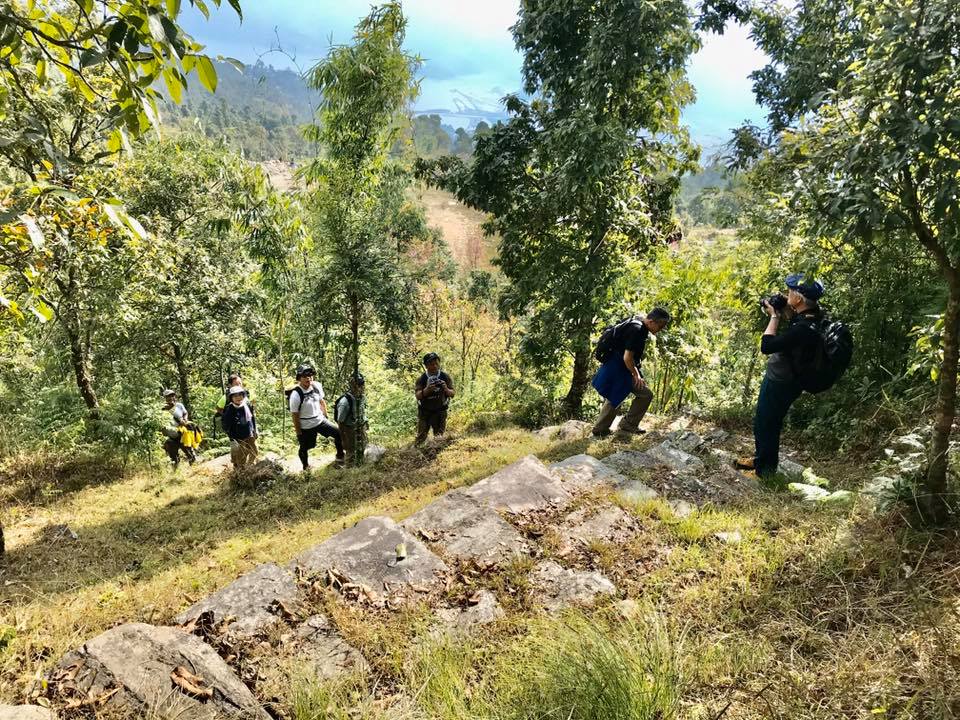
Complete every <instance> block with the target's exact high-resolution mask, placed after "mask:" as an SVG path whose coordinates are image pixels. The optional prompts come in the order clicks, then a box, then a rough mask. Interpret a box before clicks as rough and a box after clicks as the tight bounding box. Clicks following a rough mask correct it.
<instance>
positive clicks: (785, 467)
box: [777, 458, 806, 480]
mask: <svg viewBox="0 0 960 720" xmlns="http://www.w3.org/2000/svg"><path fill="white" fill-rule="evenodd" d="M777 470H778V471H780V472H781V473H783V474H784V475H786V476H787V477H788V478H791V479H795V480H800V479H801V478H802V477H803V471H804V470H806V468H805V467H804V466H803V465H801V464H800V463H798V462H794V461H793V460H791V459H790V458H782V459H781V460H780V464H779V466H778V467H777Z"/></svg>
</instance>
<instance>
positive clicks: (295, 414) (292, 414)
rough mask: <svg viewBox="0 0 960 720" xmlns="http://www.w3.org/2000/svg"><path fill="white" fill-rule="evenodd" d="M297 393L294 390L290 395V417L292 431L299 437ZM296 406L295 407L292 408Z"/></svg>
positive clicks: (298, 401)
mask: <svg viewBox="0 0 960 720" xmlns="http://www.w3.org/2000/svg"><path fill="white" fill-rule="evenodd" d="M296 395H297V391H296V390H294V391H293V392H291V393H290V417H291V418H293V431H294V432H295V433H296V434H297V437H299V436H300V433H301V430H300V400H299V398H297V397H296ZM294 404H296V407H294Z"/></svg>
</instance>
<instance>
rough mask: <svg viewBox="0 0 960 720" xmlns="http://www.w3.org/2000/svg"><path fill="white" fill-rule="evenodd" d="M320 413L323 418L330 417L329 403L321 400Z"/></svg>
mask: <svg viewBox="0 0 960 720" xmlns="http://www.w3.org/2000/svg"><path fill="white" fill-rule="evenodd" d="M320 412H322V413H323V416H324V417H329V416H328V415H327V401H326V400H321V401H320Z"/></svg>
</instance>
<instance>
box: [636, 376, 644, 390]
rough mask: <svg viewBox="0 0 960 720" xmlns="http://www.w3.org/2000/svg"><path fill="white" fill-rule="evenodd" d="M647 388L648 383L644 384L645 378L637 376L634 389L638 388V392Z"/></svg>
mask: <svg viewBox="0 0 960 720" xmlns="http://www.w3.org/2000/svg"><path fill="white" fill-rule="evenodd" d="M646 386H647V383H646V382H644V380H643V378H642V377H640V376H639V375H637V376H636V377H635V378H634V379H633V387H634V388H636V389H637V390H642V389H643V388H645V387H646Z"/></svg>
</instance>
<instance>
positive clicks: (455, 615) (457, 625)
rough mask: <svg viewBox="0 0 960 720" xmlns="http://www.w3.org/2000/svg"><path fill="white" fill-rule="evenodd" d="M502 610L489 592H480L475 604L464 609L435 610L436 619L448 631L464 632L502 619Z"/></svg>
mask: <svg viewBox="0 0 960 720" xmlns="http://www.w3.org/2000/svg"><path fill="white" fill-rule="evenodd" d="M503 614H504V613H503V608H501V607H500V603H498V602H497V598H496V596H495V595H494V594H493V593H492V592H490V591H489V590H480V591H479V592H478V593H477V596H476V603H474V604H473V605H469V606H467V607H466V608H443V609H441V610H437V617H438V618H439V619H440V622H441V624H442V625H443V626H444V628H445V629H446V630H448V631H454V632H464V631H467V630H470V629H471V628H473V627H476V626H477V625H486V624H488V623H492V622H493V621H494V620H499V619H500V618H502V617H503Z"/></svg>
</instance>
